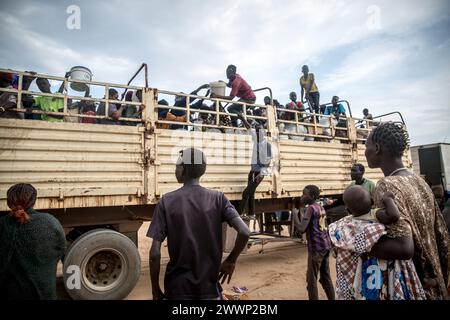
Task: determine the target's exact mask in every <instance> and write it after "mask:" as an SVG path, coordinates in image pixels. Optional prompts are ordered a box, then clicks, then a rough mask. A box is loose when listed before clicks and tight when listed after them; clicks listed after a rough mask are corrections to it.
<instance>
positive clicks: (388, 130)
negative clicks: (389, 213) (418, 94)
mask: <svg viewBox="0 0 450 320" xmlns="http://www.w3.org/2000/svg"><path fill="white" fill-rule="evenodd" d="M408 144H409V137H408V133H407V132H406V131H405V130H404V129H403V127H402V126H401V125H399V124H396V123H393V122H386V123H382V124H380V125H379V126H378V127H376V128H375V129H374V130H373V131H372V132H371V133H370V135H369V137H368V138H367V141H366V151H365V155H366V158H367V163H368V164H369V167H370V168H380V169H381V170H382V171H383V174H384V176H385V177H384V178H383V179H381V180H379V181H378V183H377V186H376V189H375V194H374V200H375V205H376V207H379V208H383V203H382V196H383V194H385V193H386V192H392V193H393V194H394V196H395V204H396V205H397V207H398V209H399V211H400V219H399V220H398V221H397V222H395V223H393V224H391V225H390V231H391V233H390V234H388V235H387V236H383V237H382V238H381V239H380V240H379V241H378V242H377V244H376V245H375V246H373V247H372V251H371V255H373V256H375V257H377V258H380V259H389V260H395V259H403V257H401V256H397V255H396V253H395V250H394V248H396V247H398V246H400V245H404V243H405V239H406V238H407V237H412V238H413V241H414V246H413V248H412V250H413V262H414V265H415V267H416V270H417V274H418V275H419V279H420V281H421V282H422V285H423V287H424V290H425V294H426V296H427V299H432V300H433V299H449V293H448V291H447V287H446V286H447V283H448V278H449V274H450V265H449V262H450V236H449V233H448V230H447V226H446V225H445V222H444V219H443V217H442V214H441V212H440V211H439V209H438V207H437V205H436V202H435V200H434V196H433V192H432V191H431V189H430V187H429V186H428V185H427V183H426V182H425V181H424V180H423V179H422V178H421V177H420V176H418V175H416V174H414V173H412V172H410V171H409V170H408V169H407V168H405V167H404V165H403V161H402V157H403V153H404V151H405V150H406V148H407V147H408Z"/></svg>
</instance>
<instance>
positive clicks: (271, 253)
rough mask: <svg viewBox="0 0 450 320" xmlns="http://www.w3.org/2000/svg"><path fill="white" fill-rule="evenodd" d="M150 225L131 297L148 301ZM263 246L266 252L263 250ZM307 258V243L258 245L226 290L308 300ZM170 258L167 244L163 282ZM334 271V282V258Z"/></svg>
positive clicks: (266, 297)
mask: <svg viewBox="0 0 450 320" xmlns="http://www.w3.org/2000/svg"><path fill="white" fill-rule="evenodd" d="M148 225H149V223H145V224H144V225H143V226H142V227H141V229H140V230H139V252H140V254H141V259H142V268H141V270H142V271H141V278H140V279H139V282H138V284H137V286H136V287H135V288H134V290H133V291H132V292H131V294H130V295H129V296H128V298H127V299H131V300H136V299H144V300H146V299H151V298H152V294H151V287H150V274H149V267H148V251H149V249H150V246H151V239H149V238H147V237H146V236H145V234H146V232H147V229H148ZM285 228H286V227H285ZM261 249H263V251H262V252H261V253H260V251H261ZM224 255H226V253H225V254H224ZM307 258H308V250H307V248H306V245H304V244H300V243H297V242H293V241H283V242H269V243H267V244H265V245H264V246H262V245H261V244H254V245H252V246H251V247H250V249H249V250H247V253H245V254H242V255H241V256H240V257H239V260H238V263H237V265H236V270H235V273H234V275H233V278H232V279H231V282H230V284H228V285H227V284H224V285H223V289H224V290H227V289H231V288H232V287H233V286H238V287H242V286H245V287H247V288H248V289H249V296H250V299H254V300H258V299H261V300H272V299H276V300H299V299H308V292H307V291H306V267H307V261H308V260H307ZM168 261H169V258H168V253H167V247H166V246H165V245H164V250H163V252H162V259H161V277H160V283H161V284H163V283H164V281H163V279H164V272H165V267H166V264H167V262H168ZM330 270H331V276H332V278H333V281H334V280H335V278H336V268H335V260H334V259H333V258H331V259H330ZM319 296H320V299H326V295H325V293H324V292H323V290H322V288H321V287H320V284H319Z"/></svg>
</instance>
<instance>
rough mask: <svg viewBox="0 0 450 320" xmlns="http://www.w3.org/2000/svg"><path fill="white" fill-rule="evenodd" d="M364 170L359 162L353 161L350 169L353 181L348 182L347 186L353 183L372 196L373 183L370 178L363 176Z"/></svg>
mask: <svg viewBox="0 0 450 320" xmlns="http://www.w3.org/2000/svg"><path fill="white" fill-rule="evenodd" d="M365 172H366V168H365V167H364V166H363V165H362V164H361V163H355V164H354V165H353V166H352V168H351V169H350V176H351V178H352V180H353V181H352V182H351V183H350V185H349V187H351V186H354V185H358V186H361V187H363V188H364V189H366V190H367V191H368V192H369V194H370V196H371V197H373V193H374V191H375V183H374V182H373V181H372V180H369V179H367V178H364V173H365Z"/></svg>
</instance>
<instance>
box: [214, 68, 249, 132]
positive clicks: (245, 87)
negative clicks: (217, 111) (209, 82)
mask: <svg viewBox="0 0 450 320" xmlns="http://www.w3.org/2000/svg"><path fill="white" fill-rule="evenodd" d="M236 71H237V68H236V66H235V65H232V64H230V65H229V66H228V67H227V70H226V74H227V78H228V80H229V82H228V84H227V87H229V88H231V92H230V95H228V96H221V95H218V94H214V93H213V94H211V98H218V99H224V100H233V99H234V98H235V97H238V98H239V100H238V101H239V102H244V103H249V104H253V103H255V101H256V96H255V93H254V92H253V90H252V87H250V86H249V84H248V83H247V81H245V80H244V78H242V77H241V76H240V75H239V74H237V73H236ZM222 82H223V81H222ZM249 110H250V109H249ZM228 112H229V113H234V114H237V113H238V112H243V105H241V104H238V103H235V104H232V105H231V106H229V107H228ZM231 122H232V123H233V126H234V127H237V118H236V117H232V118H231Z"/></svg>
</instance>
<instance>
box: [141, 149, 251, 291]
mask: <svg viewBox="0 0 450 320" xmlns="http://www.w3.org/2000/svg"><path fill="white" fill-rule="evenodd" d="M205 171H206V159H205V155H204V154H203V152H202V151H200V150H198V149H194V148H187V149H185V150H183V151H180V157H179V158H178V160H177V164H176V170H175V176H176V178H177V180H178V182H179V183H183V187H181V188H180V189H178V190H175V191H173V192H170V193H167V194H165V195H164V196H163V197H162V198H161V201H160V202H159V203H158V205H157V206H156V209H155V213H154V215H153V219H152V222H151V224H150V228H149V229H148V233H147V236H148V237H150V238H152V239H153V242H152V246H151V249H150V280H151V284H152V293H153V299H154V300H161V299H163V298H166V299H199V300H207V299H208V300H219V299H221V292H220V291H221V290H220V284H219V281H220V280H222V283H223V282H224V281H225V280H227V279H228V282H227V283H230V279H231V277H232V275H233V272H234V268H235V264H236V260H237V258H238V257H239V255H240V253H241V252H242V250H243V249H244V248H245V246H246V245H247V241H248V239H249V236H250V230H249V229H248V227H247V226H246V224H245V223H244V221H242V219H241V218H240V217H239V214H238V213H237V211H236V209H235V208H234V207H233V205H232V204H231V203H230V201H229V200H228V199H227V198H226V197H225V195H224V194H223V193H222V192H219V191H215V190H209V189H206V188H203V187H202V186H201V185H200V183H199V180H200V177H201V176H202V175H203V174H204V173H205ZM223 222H227V223H228V224H229V225H230V226H232V227H233V228H234V229H235V230H236V231H237V233H238V235H237V239H236V243H235V246H234V248H233V250H232V251H231V253H230V254H229V255H228V257H227V258H226V259H225V260H224V262H223V263H222V264H221V261H222V252H223V250H222V249H223V248H222V223H223ZM166 238H167V247H168V250H169V257H170V261H169V263H168V264H167V269H166V274H165V277H164V291H165V292H163V291H162V290H161V287H160V285H159V271H160V262H161V253H160V251H161V244H162V242H163V241H164V240H165V239H166Z"/></svg>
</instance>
